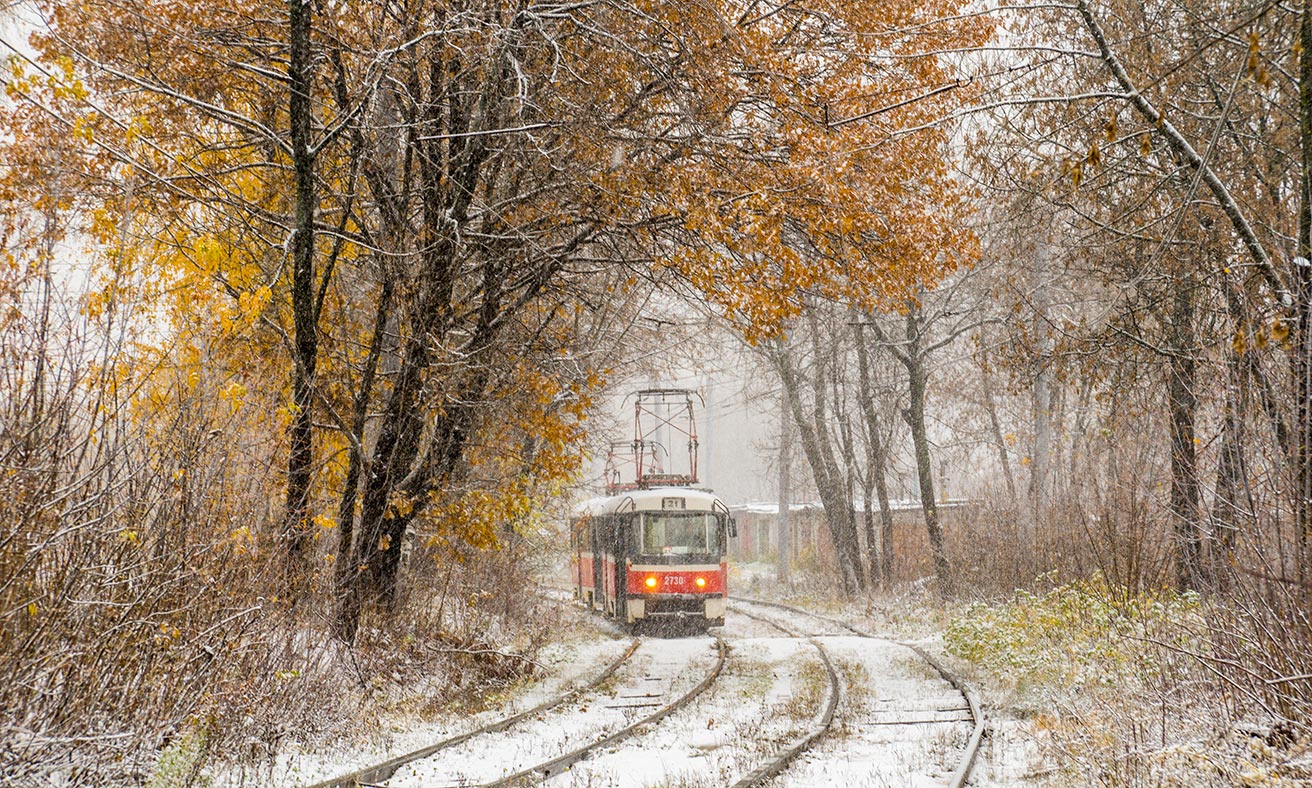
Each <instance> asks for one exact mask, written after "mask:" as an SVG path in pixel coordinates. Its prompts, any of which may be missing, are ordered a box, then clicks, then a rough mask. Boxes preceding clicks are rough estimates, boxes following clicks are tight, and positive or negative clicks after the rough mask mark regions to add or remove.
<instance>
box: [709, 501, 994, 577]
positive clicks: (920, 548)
mask: <svg viewBox="0 0 1312 788" xmlns="http://www.w3.org/2000/svg"><path fill="white" fill-rule="evenodd" d="M977 503H978V502H976V501H971V500H965V499H951V500H947V501H943V502H941V503H939V504H938V511H939V520H940V522H941V523H942V525H943V527H944V528H945V529H950V528H953V527H954V526H957V525H959V524H961V523H963V522H965V521H966V519H967V517H968V516H969V514H970V513H971V512H972V511H973V510H974V509H975V507H976V505H977ZM872 505H873V506H874V511H873V512H872V514H873V515H874V527H875V533H876V539H878V533H879V528H880V517H879V504H878V503H877V502H872ZM855 506H856V520H857V523H856V525H857V531H858V533H861V534H864V533H865V517H866V514H865V507H864V503H863V502H861V501H856V502H855ZM889 508H890V509H891V510H892V514H893V553H894V572H895V573H896V575H897V576H898V577H900V578H905V579H916V578H919V577H923V576H925V575H928V574H930V573H932V572H933V563H932V561H931V559H930V555H929V541H928V537H927V536H926V533H925V518H924V513H923V511H922V510H921V506H920V501H907V500H900V501H889ZM730 511H732V512H733V515H734V518H735V519H736V520H737V521H738V535H737V536H736V537H734V538H731V539H730V540H729V557H730V558H731V559H732V560H734V561H738V562H740V563H750V562H761V563H773V562H774V561H775V560H776V558H777V534H776V523H777V522H778V519H779V505H778V504H777V503H773V502H769V501H761V502H755V503H747V504H742V505H739V506H731V507H730ZM788 511H789V515H788V532H789V539H788V547H789V550H788V553H789V562H790V563H791V564H792V565H793V566H794V567H797V568H799V569H802V570H806V569H832V568H833V567H834V565H835V564H834V547H833V543H832V542H831V541H830V539H829V526H828V525H827V524H826V523H825V514H824V506H823V505H821V504H820V503H819V502H818V501H817V502H805V503H794V504H792V505H791V506H790V507H789V509H788ZM862 538H863V540H864V536H863V537H862Z"/></svg>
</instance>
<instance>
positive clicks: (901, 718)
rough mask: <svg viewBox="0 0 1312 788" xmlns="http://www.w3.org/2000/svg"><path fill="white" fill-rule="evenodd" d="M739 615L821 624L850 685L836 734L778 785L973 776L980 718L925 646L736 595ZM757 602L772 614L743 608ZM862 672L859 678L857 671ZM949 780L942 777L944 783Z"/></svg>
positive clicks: (955, 787) (924, 782) (938, 781)
mask: <svg viewBox="0 0 1312 788" xmlns="http://www.w3.org/2000/svg"><path fill="white" fill-rule="evenodd" d="M734 602H735V603H737V606H738V607H739V612H741V613H743V614H744V615H751V616H752V617H753V618H767V619H769V620H770V621H771V623H772V624H774V625H776V626H777V624H776V623H775V619H776V618H778V617H780V614H782V618H783V619H784V620H785V621H787V622H788V623H789V624H790V625H792V626H797V625H798V621H799V619H800V620H802V621H806V622H812V628H813V627H814V623H815V622H818V623H821V624H824V625H826V627H825V631H824V632H819V633H816V632H814V631H813V632H812V634H811V635H810V636H811V637H812V638H823V640H824V643H825V644H826V645H827V646H829V648H830V650H831V652H832V653H833V656H834V659H835V661H837V662H838V663H839V664H840V666H841V667H842V669H843V670H844V672H845V673H847V674H849V675H848V678H849V686H850V687H852V689H853V690H854V691H853V692H851V693H849V694H850V695H857V696H858V697H856V698H849V699H848V702H847V703H845V704H844V705H845V708H844V709H843V713H842V714H840V724H839V725H836V726H835V728H834V731H833V735H831V736H830V737H828V738H827V739H826V740H825V742H823V743H821V744H820V745H818V746H817V747H816V748H815V749H814V750H813V751H812V752H811V753H809V754H808V757H807V758H806V759H804V761H799V762H798V763H797V764H795V765H794V766H793V767H792V768H790V769H789V770H788V771H787V772H786V773H784V774H783V775H781V776H780V778H779V779H778V780H776V781H775V784H778V785H781V786H784V785H786V786H793V785H797V786H803V785H804V786H816V785H835V786H862V785H872V786H882V785H911V786H931V785H932V786H942V785H947V786H949V788H962V786H964V785H965V784H966V781H967V780H968V779H969V777H970V772H971V769H972V768H973V765H974V761H975V757H976V753H977V752H978V749H979V744H980V739H981V737H982V736H983V732H984V716H983V714H982V713H981V711H980V709H979V705H978V704H977V703H976V701H975V699H974V697H973V695H972V694H971V693H970V692H969V690H968V688H967V687H966V686H965V684H964V683H962V681H961V680H960V679H959V678H957V677H956V676H955V675H954V674H952V673H951V672H950V671H948V670H947V669H946V668H944V667H943V665H942V664H940V663H939V662H938V661H937V660H936V659H934V657H933V656H932V655H930V654H929V653H928V652H926V651H925V650H924V649H923V648H921V647H919V646H917V645H915V644H912V643H902V642H899V641H894V640H889V639H886V638H878V637H875V636H873V635H870V634H868V633H865V632H862V631H861V630H859V629H857V628H855V627H853V626H851V625H850V624H847V623H846V622H842V621H838V620H835V619H832V618H828V617H825V616H820V615H817V614H815V613H811V612H809V611H806V610H801V609H799V608H794V607H790V606H788V605H781V604H778V603H774V602H765V601H762V600H751V599H743V598H734ZM743 604H748V605H755V606H757V609H758V611H759V610H760V609H761V608H764V609H767V610H770V611H771V612H772V613H774V615H768V616H758V615H755V614H748V613H746V611H744V610H742V605H743ZM857 674H862V675H857ZM945 780H946V782H945Z"/></svg>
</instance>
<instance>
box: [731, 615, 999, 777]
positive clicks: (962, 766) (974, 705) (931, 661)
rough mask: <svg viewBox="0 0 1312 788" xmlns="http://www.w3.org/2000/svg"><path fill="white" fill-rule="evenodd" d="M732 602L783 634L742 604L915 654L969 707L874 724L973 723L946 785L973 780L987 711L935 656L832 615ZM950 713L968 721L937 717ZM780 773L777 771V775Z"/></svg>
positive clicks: (770, 621)
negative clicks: (835, 628) (825, 626)
mask: <svg viewBox="0 0 1312 788" xmlns="http://www.w3.org/2000/svg"><path fill="white" fill-rule="evenodd" d="M730 599H731V600H732V601H733V602H734V603H736V606H737V608H738V609H737V611H736V612H738V613H740V614H741V615H744V616H747V617H748V618H752V619H755V620H758V621H764V622H765V623H767V624H769V625H771V626H773V627H775V628H776V629H779V630H780V631H785V632H786V631H787V628H786V627H784V626H783V625H781V624H779V623H778V622H777V621H774V620H773V619H770V618H768V617H764V616H759V615H756V614H753V613H749V612H748V611H747V610H745V609H743V607H742V605H757V606H760V607H765V608H772V609H775V610H780V611H784V612H787V613H790V614H792V615H795V616H803V617H806V618H808V619H812V620H815V621H820V622H823V623H825V624H827V625H829V626H831V627H837V628H839V629H842V630H845V631H846V632H847V633H850V634H851V635H854V636H856V637H860V638H867V639H870V640H878V641H884V642H887V643H893V644H896V645H897V646H900V647H902V648H905V649H908V650H910V651H911V652H912V653H914V654H915V655H916V656H917V657H918V658H919V659H920V660H922V661H923V662H924V663H926V664H927V665H929V666H930V667H931V668H932V669H933V670H934V671H935V672H936V673H937V674H938V675H939V676H940V677H941V678H942V679H943V680H944V681H945V682H947V684H949V685H951V686H952V687H953V689H955V690H956V692H957V693H958V694H959V695H960V696H961V699H962V702H963V703H964V704H965V705H964V706H956V707H952V708H948V709H934V710H932V711H927V712H926V713H925V714H923V715H921V717H919V718H913V719H905V718H903V719H893V720H880V721H877V722H874V723H872V724H873V725H898V726H922V725H932V724H940V723H956V722H969V723H971V726H972V728H971V733H970V736H969V737H968V739H967V742H966V746H965V749H964V751H963V753H962V755H961V757H960V758H959V759H958V761H957V766H956V768H955V769H954V770H953V772H952V774H951V776H950V777H949V779H948V782H947V783H946V785H947V786H948V788H963V786H965V784H966V781H967V780H969V779H970V774H971V771H972V769H973V768H974V764H975V760H976V757H977V756H978V753H979V747H980V742H981V740H982V739H983V735H984V729H985V727H986V723H985V718H984V714H983V712H982V711H981V710H980V706H979V703H978V701H977V700H976V699H975V697H974V694H973V693H972V692H971V691H970V690H969V688H968V687H967V686H966V684H965V682H963V681H962V680H961V678H960V677H958V676H957V675H956V674H955V673H953V672H952V671H950V670H948V669H947V668H946V667H945V666H944V665H943V664H942V663H941V662H939V661H938V660H937V659H935V658H934V656H933V655H932V654H930V653H929V652H928V651H926V650H925V649H924V648H922V647H920V646H918V645H916V644H914V643H906V642H903V641H898V640H893V639H891V638H883V637H879V636H876V635H872V634H870V633H868V632H864V631H862V630H860V629H858V628H857V627H854V626H852V625H851V624H849V623H847V622H845V621H841V620H838V619H835V618H830V617H829V616H823V615H820V614H818V613H812V612H811V611H809V610H804V609H802V608H797V607H793V606H791V605H785V604H781V603H779V602H769V601H766V600H759V599H749V598H746V597H737V596H734V597H730ZM829 636H832V633H816V634H812V635H810V636H809V637H810V639H811V640H812V641H813V642H814V641H815V639H816V638H818V637H829ZM826 663H828V659H826ZM949 712H951V713H962V712H964V713H966V714H967V716H966V717H965V718H949V719H943V718H940V717H938V716H937V715H938V714H941V713H949ZM817 738H818V737H817ZM777 773H778V772H776V774H777ZM758 784H759V783H745V784H744V783H738V784H735V785H734V786H733V788H747V786H749V785H758Z"/></svg>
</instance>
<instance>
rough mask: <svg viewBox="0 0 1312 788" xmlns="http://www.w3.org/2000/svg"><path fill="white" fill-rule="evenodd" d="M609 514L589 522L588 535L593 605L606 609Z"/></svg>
mask: <svg viewBox="0 0 1312 788" xmlns="http://www.w3.org/2000/svg"><path fill="white" fill-rule="evenodd" d="M609 522H610V516H609V515H603V516H601V517H593V518H591V519H590V520H589V522H588V537H589V538H590V539H591V540H592V606H593V607H594V608H598V609H601V610H605V609H606V586H605V577H606V575H605V566H606V539H605V536H604V534H605V532H606V530H607V525H608V524H609Z"/></svg>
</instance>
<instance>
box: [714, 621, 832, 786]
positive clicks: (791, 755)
mask: <svg viewBox="0 0 1312 788" xmlns="http://www.w3.org/2000/svg"><path fill="white" fill-rule="evenodd" d="M738 612H740V613H742V615H745V616H747V617H748V618H751V619H755V620H757V621H760V622H762V623H765V624H769V625H770V626H772V627H774V628H775V629H777V630H779V631H780V632H783V633H784V634H785V635H787V636H788V637H802V635H801V634H800V633H798V632H795V631H793V630H791V629H789V628H788V627H786V626H784V625H782V624H780V623H778V622H777V621H771V620H770V619H768V618H765V617H762V616H757V615H754V614H752V613H748V612H747V611H745V610H739V611H738ZM809 641H810V643H811V645H813V646H815V650H816V651H817V652H818V653H819V654H820V660H821V661H822V662H824V665H825V671H826V672H827V673H828V674H829V700H828V702H827V703H826V704H825V710H824V713H823V714H821V715H820V722H819V724H818V725H817V726H816V727H815V728H813V729H811V730H810V731H808V732H807V733H806V734H804V735H803V736H802V737H801V738H799V739H798V740H797V741H795V742H793V743H791V744H789V745H788V746H787V747H785V748H784V750H783V752H781V753H779V754H778V755H776V756H775V757H774V758H772V759H770V760H769V761H767V762H766V763H764V764H762V765H760V766H758V767H756V768H755V769H753V770H752V771H751V772H749V773H748V774H747V776H745V777H743V778H742V779H740V780H738V781H737V782H735V783H734V784H733V785H732V786H731V788H755V786H759V785H764V784H765V783H766V782H768V781H769V780H770V779H771V778H773V777H775V776H777V775H779V774H780V773H782V772H783V771H784V769H787V768H788V764H790V763H792V762H793V759H795V758H796V757H797V756H798V755H801V754H802V753H803V752H804V751H806V749H807V748H809V747H810V746H811V745H813V744H814V743H815V742H816V741H817V740H819V738H820V737H821V736H823V735H824V734H825V732H826V731H828V730H829V728H830V726H832V725H833V724H834V713H835V712H836V711H837V710H838V701H839V698H840V697H841V696H842V685H841V683H840V682H839V680H838V672H837V671H836V670H834V663H833V662H832V661H831V660H830V659H829V652H827V651H825V647H824V646H823V645H821V644H820V641H818V640H816V639H814V638H809Z"/></svg>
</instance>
